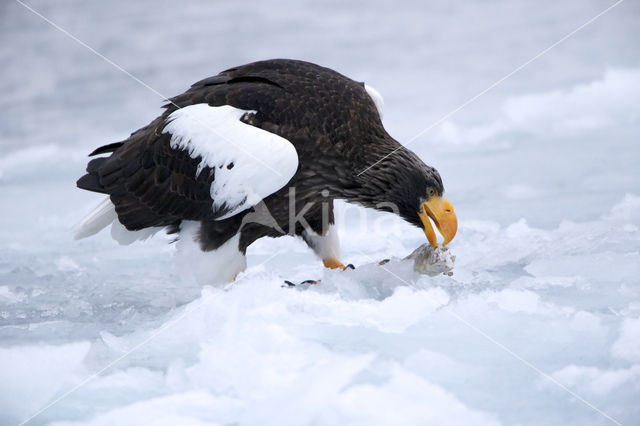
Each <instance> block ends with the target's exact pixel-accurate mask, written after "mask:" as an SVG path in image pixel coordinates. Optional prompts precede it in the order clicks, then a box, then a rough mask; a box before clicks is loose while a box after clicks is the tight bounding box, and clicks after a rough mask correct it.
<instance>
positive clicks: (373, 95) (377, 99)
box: [364, 83, 384, 120]
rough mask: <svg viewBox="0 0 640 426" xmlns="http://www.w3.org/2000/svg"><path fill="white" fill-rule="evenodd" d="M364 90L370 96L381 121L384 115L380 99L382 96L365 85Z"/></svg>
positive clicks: (382, 103)
mask: <svg viewBox="0 0 640 426" xmlns="http://www.w3.org/2000/svg"><path fill="white" fill-rule="evenodd" d="M364 89H365V90H366V91H367V93H368V94H369V96H371V99H373V103H374V104H375V105H376V109H377V110H378V114H379V115H380V120H382V116H383V115H384V99H382V95H381V94H380V92H378V91H377V90H376V89H374V88H373V87H371V86H369V85H368V84H367V83H365V84H364Z"/></svg>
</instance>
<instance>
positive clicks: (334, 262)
mask: <svg viewBox="0 0 640 426" xmlns="http://www.w3.org/2000/svg"><path fill="white" fill-rule="evenodd" d="M322 263H324V267H325V268H331V269H342V270H343V271H344V270H345V269H355V268H356V267H355V266H353V265H352V264H348V265H347V266H344V265H343V264H342V262H340V261H339V260H338V259H336V258H335V257H330V258H329V259H324V260H323V261H322Z"/></svg>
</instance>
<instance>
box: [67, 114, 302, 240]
mask: <svg viewBox="0 0 640 426" xmlns="http://www.w3.org/2000/svg"><path fill="white" fill-rule="evenodd" d="M254 114H255V112H254V111H247V110H242V109H239V108H235V107H232V106H230V105H222V106H210V105H208V104H206V103H203V104H195V105H188V106H185V107H183V108H179V109H175V110H173V111H172V112H170V113H167V114H165V115H164V116H163V117H160V118H158V119H156V120H155V121H154V122H152V123H151V124H150V125H149V126H147V127H145V128H143V129H140V130H138V131H137V132H135V133H133V134H132V135H131V137H130V138H129V139H128V140H126V141H124V142H123V143H119V144H111V145H108V146H105V147H102V148H99V149H98V150H96V151H95V152H94V153H104V152H110V151H111V152H113V153H112V154H111V156H109V157H102V158H96V159H94V160H92V161H91V162H89V165H88V167H87V174H86V175H85V176H83V177H82V178H80V180H78V186H79V187H80V188H83V189H88V190H91V191H96V192H102V193H106V194H109V195H110V198H111V201H112V202H113V204H114V205H115V208H116V212H117V214H118V219H119V220H120V222H121V223H122V224H123V225H125V227H126V228H127V229H129V230H140V229H143V228H147V227H151V226H168V225H172V224H175V223H176V222H178V221H180V220H220V219H225V218H228V217H230V216H233V215H235V214H238V213H240V212H242V211H244V210H246V209H248V208H250V207H252V206H254V205H255V204H257V203H258V202H259V201H260V200H262V199H263V198H265V197H267V196H269V195H270V194H272V193H274V192H276V191H277V190H279V189H280V188H282V187H283V186H285V185H286V184H287V183H288V182H289V180H290V179H291V178H292V177H293V175H294V174H295V173H296V170H297V168H298V155H297V153H296V150H295V148H294V146H293V145H292V144H291V143H290V142H289V141H288V140H287V139H285V138H283V137H281V136H278V135H276V134H274V133H271V132H268V131H266V130H263V129H260V128H258V127H255V126H253V125H251V124H250V122H251V120H252V117H253V116H254Z"/></svg>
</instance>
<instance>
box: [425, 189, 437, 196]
mask: <svg viewBox="0 0 640 426" xmlns="http://www.w3.org/2000/svg"><path fill="white" fill-rule="evenodd" d="M435 194H436V190H435V189H433V188H432V187H429V188H427V195H428V196H429V198H431V197H433V196H434V195H435Z"/></svg>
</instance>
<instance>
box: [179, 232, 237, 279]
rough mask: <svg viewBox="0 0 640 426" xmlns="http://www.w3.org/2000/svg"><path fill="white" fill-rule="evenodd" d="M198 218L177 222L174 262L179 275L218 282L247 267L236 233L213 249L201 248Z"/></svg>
mask: <svg viewBox="0 0 640 426" xmlns="http://www.w3.org/2000/svg"><path fill="white" fill-rule="evenodd" d="M199 232H200V222H194V221H183V222H182V223H181V224H180V237H179V239H178V242H177V243H176V245H177V252H176V261H177V262H176V264H177V265H178V268H179V270H180V273H181V274H182V275H185V276H188V277H193V278H195V279H196V281H197V282H198V283H199V284H203V285H207V284H222V283H228V282H231V281H233V280H234V278H235V277H236V275H238V274H239V273H240V272H242V271H244V270H245V269H246V267H247V259H246V257H245V256H244V254H242V252H241V251H240V249H239V248H238V243H239V242H240V233H238V234H236V235H234V236H233V237H232V238H230V239H229V240H228V241H227V242H225V243H224V244H223V245H221V246H220V247H219V248H217V249H216V250H211V251H202V249H201V248H200V242H199V235H198V234H199Z"/></svg>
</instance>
